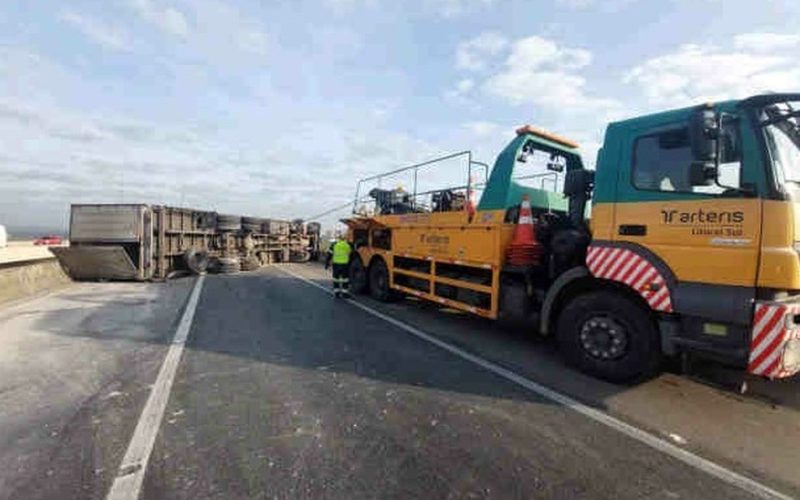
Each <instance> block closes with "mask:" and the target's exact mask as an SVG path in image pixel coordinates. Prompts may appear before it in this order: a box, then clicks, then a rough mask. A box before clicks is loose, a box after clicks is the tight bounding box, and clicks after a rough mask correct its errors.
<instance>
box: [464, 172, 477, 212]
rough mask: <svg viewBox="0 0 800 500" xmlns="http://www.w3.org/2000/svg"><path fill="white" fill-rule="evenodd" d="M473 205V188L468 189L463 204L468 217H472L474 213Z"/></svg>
mask: <svg viewBox="0 0 800 500" xmlns="http://www.w3.org/2000/svg"><path fill="white" fill-rule="evenodd" d="M470 182H472V181H470ZM475 206H476V204H475V190H474V189H470V190H469V194H468V195H467V203H466V204H465V205H464V208H465V209H466V210H467V213H468V214H469V218H470V219H472V217H473V216H474V215H475Z"/></svg>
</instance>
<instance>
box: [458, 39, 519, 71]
mask: <svg viewBox="0 0 800 500" xmlns="http://www.w3.org/2000/svg"><path fill="white" fill-rule="evenodd" d="M507 46H508V39H507V38H506V37H504V36H503V35H501V34H499V33H495V32H491V31H487V32H484V33H481V34H480V35H478V36H476V37H475V38H473V39H471V40H467V41H466V42H462V43H460V44H459V45H458V48H457V49H456V68H459V69H465V70H470V71H480V70H483V69H485V68H486V65H487V59H489V58H491V57H493V56H496V55H497V54H499V53H500V52H502V51H503V50H504V49H505V48H506V47H507Z"/></svg>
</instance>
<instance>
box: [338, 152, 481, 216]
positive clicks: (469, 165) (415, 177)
mask: <svg viewBox="0 0 800 500" xmlns="http://www.w3.org/2000/svg"><path fill="white" fill-rule="evenodd" d="M462 157H466V159H467V179H466V181H467V183H466V185H464V186H457V187H446V188H442V189H434V190H429V191H424V192H418V191H417V187H418V181H419V170H420V169H421V168H423V167H427V166H429V165H434V164H436V163H441V162H444V161H447V160H453V159H456V158H462ZM474 166H475V167H482V169H483V172H484V180H483V185H485V184H486V182H487V181H488V179H489V165H487V164H486V163H483V162H480V161H475V160H473V159H472V151H469V150H466V151H459V152H458V153H451V154H448V155H444V156H439V157H436V158H433V159H430V160H426V161H423V162H420V163H415V164H413V165H408V166H405V167H401V168H398V169H395V170H390V171H389V172H383V173H381V174H376V175H372V176H369V177H365V178H363V179H360V180H359V181H358V183H357V184H356V194H355V196H354V198H353V213H356V212H357V210H358V204H359V202H360V201H362V202H363V201H367V200H369V197H363V196H362V194H361V189H362V186H363V185H364V184H365V183H367V182H372V181H375V182H376V184H377V187H378V188H380V187H381V181H382V180H383V179H385V178H387V177H391V176H394V175H397V174H401V173H404V172H412V173H413V186H412V191H411V193H409V197H410V199H411V206H412V208H416V207H417V205H418V203H417V199H418V198H419V197H421V196H427V195H431V194H433V193H437V192H441V191H443V190H447V189H450V190H461V189H465V190H466V196H467V199H468V200H469V198H470V196H471V195H472V191H473V190H474V188H475V187H476V186H477V184H475V183H474V181H473V179H472V169H473V167H474ZM334 211H336V210H335V209H334V210H330V211H329V212H327V213H331V212H334ZM327 213H325V214H323V215H327Z"/></svg>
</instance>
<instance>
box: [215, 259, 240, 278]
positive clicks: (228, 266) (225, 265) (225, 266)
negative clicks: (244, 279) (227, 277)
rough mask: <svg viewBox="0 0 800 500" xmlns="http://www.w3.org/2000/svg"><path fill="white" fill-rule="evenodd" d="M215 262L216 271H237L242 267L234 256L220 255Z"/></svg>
mask: <svg viewBox="0 0 800 500" xmlns="http://www.w3.org/2000/svg"><path fill="white" fill-rule="evenodd" d="M217 262H218V265H217V272H219V273H223V274H228V273H237V272H239V271H241V269H242V267H241V263H240V262H239V259H238V258H236V257H220V258H219V259H217Z"/></svg>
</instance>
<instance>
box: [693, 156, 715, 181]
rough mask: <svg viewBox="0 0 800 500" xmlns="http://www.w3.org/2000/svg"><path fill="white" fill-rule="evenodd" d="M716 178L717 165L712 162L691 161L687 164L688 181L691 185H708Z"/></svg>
mask: <svg viewBox="0 0 800 500" xmlns="http://www.w3.org/2000/svg"><path fill="white" fill-rule="evenodd" d="M716 178H717V166H716V165H715V164H714V163H713V162H708V161H693V162H692V163H691V164H690V165H689V183H690V184H691V185H692V186H710V185H712V184H714V181H715V180H716Z"/></svg>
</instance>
